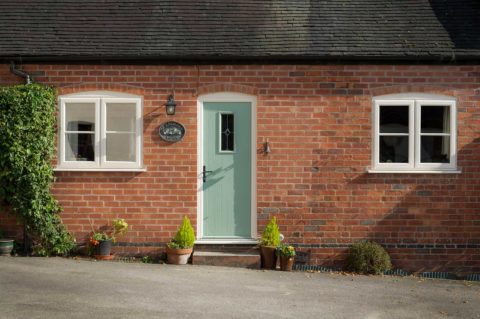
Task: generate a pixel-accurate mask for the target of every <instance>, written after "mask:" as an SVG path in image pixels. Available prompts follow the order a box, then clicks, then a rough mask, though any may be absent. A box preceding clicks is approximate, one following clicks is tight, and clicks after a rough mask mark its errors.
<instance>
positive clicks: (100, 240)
mask: <svg viewBox="0 0 480 319" xmlns="http://www.w3.org/2000/svg"><path fill="white" fill-rule="evenodd" d="M127 231H128V223H127V222H126V221H125V220H124V219H122V218H116V219H114V220H113V221H112V225H111V226H108V227H107V228H106V229H101V230H97V231H92V234H91V235H90V247H92V248H93V255H94V257H95V258H96V259H111V258H113V255H112V254H111V250H112V244H113V243H114V242H115V239H116V237H117V236H122V235H125V234H126V233H127Z"/></svg>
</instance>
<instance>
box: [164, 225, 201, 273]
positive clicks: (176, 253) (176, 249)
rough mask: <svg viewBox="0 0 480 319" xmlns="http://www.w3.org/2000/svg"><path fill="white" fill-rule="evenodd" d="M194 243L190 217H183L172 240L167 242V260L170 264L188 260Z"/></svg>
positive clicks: (183, 262) (184, 262)
mask: <svg viewBox="0 0 480 319" xmlns="http://www.w3.org/2000/svg"><path fill="white" fill-rule="evenodd" d="M194 244H195V232H194V231H193V227H192V224H191V223H190V219H188V217H187V216H185V217H184V218H183V222H182V225H181V226H180V228H179V229H178V231H177V234H176V235H175V237H173V239H172V241H171V242H169V243H168V244H167V260H168V263H170V264H175V265H184V264H186V263H187V262H188V259H189V258H190V255H191V254H192V251H193V245H194Z"/></svg>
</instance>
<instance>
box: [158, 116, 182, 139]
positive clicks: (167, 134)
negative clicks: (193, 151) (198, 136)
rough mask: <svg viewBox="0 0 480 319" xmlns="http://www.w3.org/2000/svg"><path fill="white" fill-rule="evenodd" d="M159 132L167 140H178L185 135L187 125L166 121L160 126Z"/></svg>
mask: <svg viewBox="0 0 480 319" xmlns="http://www.w3.org/2000/svg"><path fill="white" fill-rule="evenodd" d="M158 134H159V135H160V137H161V138H162V140H164V141H167V142H178V141H181V140H182V139H183V137H184V136H185V126H183V125H182V124H180V123H178V122H174V121H169V122H165V123H163V124H162V125H160V127H159V128H158Z"/></svg>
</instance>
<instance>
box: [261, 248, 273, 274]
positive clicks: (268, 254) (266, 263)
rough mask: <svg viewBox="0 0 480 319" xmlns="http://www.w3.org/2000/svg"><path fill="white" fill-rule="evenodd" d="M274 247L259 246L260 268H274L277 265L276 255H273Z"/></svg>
mask: <svg viewBox="0 0 480 319" xmlns="http://www.w3.org/2000/svg"><path fill="white" fill-rule="evenodd" d="M275 250H276V247H273V246H260V252H261V253H262V268H264V269H275V268H276V267H277V256H276V255H275Z"/></svg>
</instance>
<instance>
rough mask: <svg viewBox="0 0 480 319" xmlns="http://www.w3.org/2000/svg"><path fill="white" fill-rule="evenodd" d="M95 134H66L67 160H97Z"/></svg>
mask: <svg viewBox="0 0 480 319" xmlns="http://www.w3.org/2000/svg"><path fill="white" fill-rule="evenodd" d="M94 137H95V135H94V134H89V133H67V134H65V161H91V162H93V161H94V160H95V147H94Z"/></svg>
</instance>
